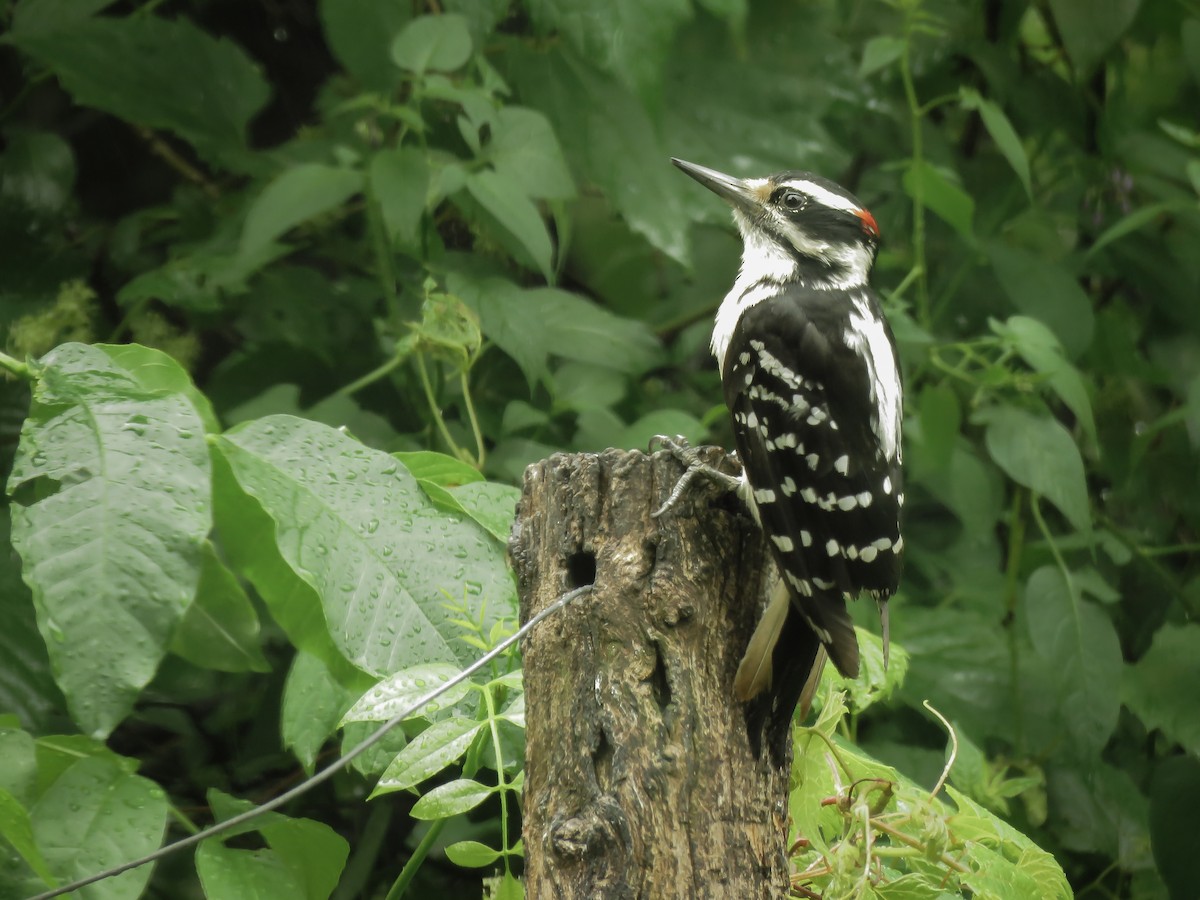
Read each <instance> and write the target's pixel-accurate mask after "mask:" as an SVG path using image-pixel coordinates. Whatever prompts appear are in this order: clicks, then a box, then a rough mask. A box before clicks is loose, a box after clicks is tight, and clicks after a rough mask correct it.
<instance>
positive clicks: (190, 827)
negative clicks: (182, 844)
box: [167, 803, 200, 834]
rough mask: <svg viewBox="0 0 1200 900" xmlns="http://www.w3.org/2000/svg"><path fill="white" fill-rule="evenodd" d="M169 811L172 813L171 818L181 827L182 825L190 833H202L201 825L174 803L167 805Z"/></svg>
mask: <svg viewBox="0 0 1200 900" xmlns="http://www.w3.org/2000/svg"><path fill="white" fill-rule="evenodd" d="M167 812H168V813H169V814H170V816H171V818H172V819H174V820H175V822H176V823H177V824H178V825H179V827H181V828H182V829H183V830H184V831H186V832H187V833H188V834H199V833H200V826H199V825H197V824H196V823H195V822H193V821H192V820H191V819H189V818H188V817H187V816H186V815H185V814H184V813H183V811H182V810H180V809H179V808H178V807H177V806H175V804H174V803H172V804H171V805H170V806H168V807H167Z"/></svg>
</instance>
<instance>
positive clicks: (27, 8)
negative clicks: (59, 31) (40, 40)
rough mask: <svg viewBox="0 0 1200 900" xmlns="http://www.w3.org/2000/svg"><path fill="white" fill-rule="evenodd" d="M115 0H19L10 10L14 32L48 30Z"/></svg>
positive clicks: (86, 16) (106, 5)
mask: <svg viewBox="0 0 1200 900" xmlns="http://www.w3.org/2000/svg"><path fill="white" fill-rule="evenodd" d="M114 2H115V0H21V2H20V3H17V4H15V5H14V7H13V10H12V17H13V21H12V30H13V33H14V34H17V35H20V34H22V33H25V34H28V33H29V32H33V31H50V30H52V29H54V28H56V27H57V28H61V27H62V26H63V25H65V24H67V23H68V22H74V21H76V20H81V19H86V18H88V17H89V16H93V15H95V14H96V13H98V12H100V11H101V10H102V9H104V8H105V7H108V6H112V5H113V3H114Z"/></svg>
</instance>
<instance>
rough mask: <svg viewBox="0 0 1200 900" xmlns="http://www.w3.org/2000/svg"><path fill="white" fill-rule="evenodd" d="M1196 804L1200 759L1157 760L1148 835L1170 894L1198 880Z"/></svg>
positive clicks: (1188, 889) (1182, 893)
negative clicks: (1198, 760) (1194, 821)
mask: <svg viewBox="0 0 1200 900" xmlns="http://www.w3.org/2000/svg"><path fill="white" fill-rule="evenodd" d="M1175 689H1176V690H1178V686H1176V688H1175ZM1197 804H1200V762H1197V761H1196V759H1195V758H1194V757H1190V756H1176V757H1171V758H1168V759H1164V760H1162V761H1160V762H1159V763H1158V766H1157V768H1156V769H1155V772H1154V778H1153V780H1152V782H1151V785H1150V836H1151V839H1152V845H1153V848H1154V861H1155V862H1156V863H1157V864H1158V871H1159V872H1160V873H1161V874H1162V879H1163V881H1165V882H1166V883H1167V885H1168V887H1170V889H1171V896H1172V897H1187V896H1189V895H1191V894H1193V893H1195V889H1196V885H1197V883H1200V829H1197V828H1195V827H1194V825H1193V818H1194V816H1195V813H1196V807H1197Z"/></svg>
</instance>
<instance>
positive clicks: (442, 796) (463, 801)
mask: <svg viewBox="0 0 1200 900" xmlns="http://www.w3.org/2000/svg"><path fill="white" fill-rule="evenodd" d="M492 791H493V789H492V788H490V787H488V786H487V785H483V784H480V783H479V782H478V781H472V780H471V779H469V778H459V779H458V780H456V781H451V782H448V783H447V784H439V785H438V786H437V787H435V788H434V789H433V790H431V791H430V792H429V793H428V794H426V795H425V796H423V797H422V798H421V799H420V800H418V801H417V802H416V803H414V804H413V808H412V810H411V811H410V813H409V815H411V816H412V817H413V818H414V819H423V820H426V821H428V820H430V819H448V818H450V817H451V816H457V815H459V814H460V813H465V812H469V811H471V810H472V809H474V808H475V807H477V806H478V805H479V804H480V803H482V802H483V801H484V800H486V799H487V798H488V797H490V796H491V795H492Z"/></svg>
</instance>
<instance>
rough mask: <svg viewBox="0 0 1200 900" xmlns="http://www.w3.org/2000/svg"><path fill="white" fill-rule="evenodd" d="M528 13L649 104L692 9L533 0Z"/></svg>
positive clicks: (679, 0) (622, 0)
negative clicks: (675, 38)
mask: <svg viewBox="0 0 1200 900" xmlns="http://www.w3.org/2000/svg"><path fill="white" fill-rule="evenodd" d="M529 14H530V15H531V16H532V17H533V21H534V24H535V25H536V26H537V27H538V29H539V30H540V31H542V32H555V31H556V32H558V33H560V34H562V35H563V36H564V37H565V38H566V39H567V42H568V43H569V44H570V45H571V47H572V48H573V49H574V50H575V52H576V53H578V54H579V56H580V57H581V58H582V59H586V60H588V61H589V62H590V63H592V64H593V65H596V66H597V67H599V68H600V69H603V70H604V71H606V72H608V73H610V74H611V75H613V76H615V77H616V78H618V79H620V80H621V81H623V82H624V83H625V84H626V85H628V86H629V87H630V88H632V89H633V90H634V91H636V92H637V93H638V94H639V95H640V96H641V97H642V98H643V100H644V101H645V100H649V99H651V98H653V97H655V96H656V95H657V94H658V92H659V88H660V85H661V83H662V73H663V68H664V66H665V64H666V61H667V56H668V51H669V50H670V48H671V42H672V39H673V38H674V37H675V32H676V30H677V29H678V28H679V26H680V25H681V24H682V23H683V22H685V21H686V20H687V19H688V17H689V16H690V15H691V7H690V5H689V4H688V3H687V0H662V2H658V3H652V4H648V3H642V2H639V0H610V2H608V3H591V2H589V0H531V2H530V3H529Z"/></svg>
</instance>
